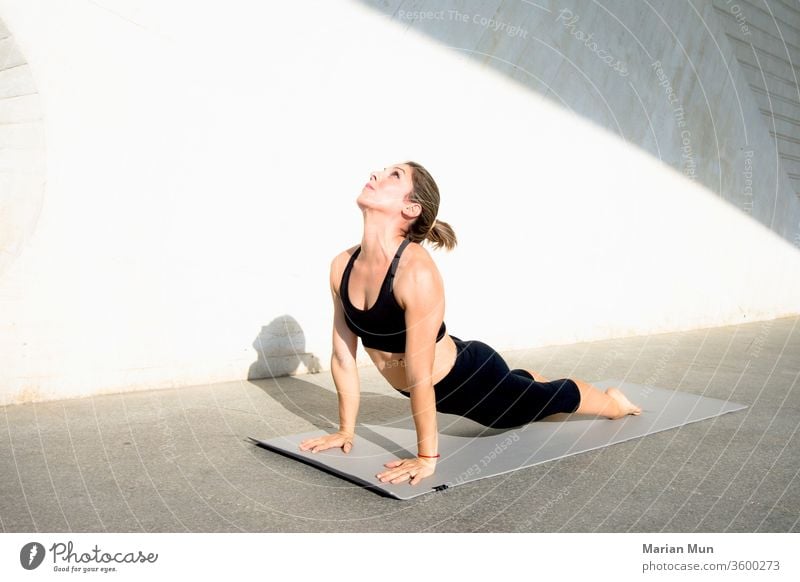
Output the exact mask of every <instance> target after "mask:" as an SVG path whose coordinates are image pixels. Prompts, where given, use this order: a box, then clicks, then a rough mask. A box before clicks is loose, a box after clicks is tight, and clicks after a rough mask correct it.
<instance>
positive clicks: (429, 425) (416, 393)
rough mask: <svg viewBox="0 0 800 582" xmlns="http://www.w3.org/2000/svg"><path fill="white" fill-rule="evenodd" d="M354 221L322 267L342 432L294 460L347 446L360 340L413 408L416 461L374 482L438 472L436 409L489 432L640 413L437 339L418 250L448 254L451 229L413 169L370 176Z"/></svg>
mask: <svg viewBox="0 0 800 582" xmlns="http://www.w3.org/2000/svg"><path fill="white" fill-rule="evenodd" d="M357 203H358V207H359V208H360V209H361V212H362V214H363V216H364V233H363V236H362V238H361V244H360V245H357V246H354V247H351V248H349V249H347V250H346V251H344V252H342V253H340V254H339V255H337V256H336V257H335V258H334V259H333V261H332V262H331V269H330V287H331V294H332V296H333V307H334V320H333V354H332V356H331V373H332V375H333V380H334V383H335V384H336V390H337V393H338V395H339V421H340V430H339V431H338V432H336V433H335V434H330V435H325V436H322V437H316V438H310V439H306V440H304V441H302V442H301V443H300V449H301V450H309V449H310V450H311V452H314V453H316V452H317V451H322V450H325V449H328V448H332V447H342V450H343V451H344V452H345V453H349V452H350V450H351V449H352V447H353V437H354V434H355V422H356V415H357V412H358V405H359V376H358V370H357V368H356V349H357V346H358V338H359V337H360V338H361V340H362V345H363V346H364V349H365V350H366V352H367V353H368V354H369V356H370V358H371V359H372V361H373V362H374V364H375V366H376V367H377V368H378V370H379V371H380V373H381V374H382V375H383V376H384V378H386V380H387V381H388V382H389V384H391V385H392V386H393V387H394V388H395V389H397V390H399V391H400V392H401V393H402V394H404V395H405V396H407V397H408V398H409V399H410V401H411V410H412V414H413V417H414V424H415V426H416V429H417V447H418V455H417V457H416V458H414V459H397V460H394V461H390V462H388V463H386V464H385V466H386V467H388V468H389V469H388V470H386V471H383V472H382V473H378V474H377V475H376V477H377V478H378V479H379V480H380V481H381V482H387V481H391V482H392V483H401V482H403V481H405V480H410V483H411V485H416V484H417V483H419V482H420V481H421V480H422V479H424V478H425V477H429V476H430V475H432V474H433V473H434V471H435V468H436V458H437V457H439V453H438V434H437V427H436V411H437V410H439V411H440V412H446V413H451V414H459V415H462V416H466V417H467V418H471V419H473V420H475V421H477V422H479V423H481V424H484V425H486V426H491V427H497V428H506V427H512V426H519V425H522V424H526V423H528V422H532V421H535V420H539V419H540V418H543V417H545V416H548V415H550V414H555V413H558V412H568V413H573V412H575V413H578V414H591V415H602V416H606V417H608V418H612V419H615V418H621V417H623V416H625V415H628V414H640V413H641V409H640V408H639V407H637V406H635V405H633V404H632V403H631V402H630V401H629V400H628V399H627V398H626V397H625V396H624V395H623V394H622V392H620V391H619V390H618V389H617V388H609V389H608V390H606V391H605V392H602V391H600V390H598V389H597V388H595V387H593V386H592V385H591V384H589V383H588V382H583V381H581V380H571V379H567V378H564V379H560V380H553V381H549V380H547V379H546V378H544V377H542V376H541V374H538V373H537V372H534V371H533V370H525V369H521V368H518V369H514V370H509V368H508V365H507V364H506V363H505V361H504V360H503V358H502V357H501V356H500V354H498V353H497V352H496V351H495V350H494V349H492V348H491V347H490V346H489V345H487V344H485V343H483V342H481V341H477V340H471V341H464V340H461V339H460V338H458V337H455V336H453V335H449V334H447V333H445V331H446V326H445V323H444V306H445V300H444V286H443V283H442V278H441V276H440V274H439V271H438V269H437V268H436V264H435V263H434V262H433V259H432V258H431V257H430V255H429V254H428V251H427V250H426V249H424V248H423V247H422V246H420V244H419V243H421V242H422V241H424V240H426V239H427V240H429V241H431V242H432V243H433V245H434V247H435V248H439V247H445V248H446V249H448V250H450V249H453V248H454V247H455V245H456V242H457V241H456V237H455V233H454V232H453V229H452V228H451V227H450V225H448V224H447V223H445V222H440V221H438V220H436V215H437V213H438V210H439V190H438V187H437V186H436V183H435V182H434V180H433V178H432V177H431V175H430V174H429V173H428V172H427V171H426V170H425V168H423V167H422V166H420V165H419V164H417V163H415V162H411V161H408V162H405V163H402V164H397V165H395V166H391V167H390V168H384V169H383V171H381V172H373V173H372V174H370V178H369V181H368V182H367V184H365V185H364V188H363V189H362V191H361V194H360V196H359V197H358V199H357Z"/></svg>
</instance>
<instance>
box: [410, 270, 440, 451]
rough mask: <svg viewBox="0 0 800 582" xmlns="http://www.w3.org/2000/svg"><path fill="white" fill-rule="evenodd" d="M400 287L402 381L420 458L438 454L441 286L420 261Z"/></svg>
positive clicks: (434, 274)
mask: <svg viewBox="0 0 800 582" xmlns="http://www.w3.org/2000/svg"><path fill="white" fill-rule="evenodd" d="M410 272H411V273H412V275H411V277H409V280H407V281H406V283H405V284H404V285H403V290H405V291H406V292H405V293H402V301H403V303H404V305H405V322H406V352H405V359H406V380H407V382H408V385H409V388H410V390H411V411H412V414H413V415H414V424H415V426H416V429H417V447H418V454H420V455H436V454H437V453H438V452H439V435H438V429H437V426H436V396H435V393H434V390H433V362H434V355H435V352H436V333H437V332H438V330H439V326H440V325H441V323H442V319H443V318H444V285H443V283H442V279H441V276H440V275H439V271H438V270H437V269H436V265H435V264H434V263H433V261H431V260H430V259H427V260H423V259H422V258H421V257H420V259H419V263H418V264H417V265H415V268H413V269H410Z"/></svg>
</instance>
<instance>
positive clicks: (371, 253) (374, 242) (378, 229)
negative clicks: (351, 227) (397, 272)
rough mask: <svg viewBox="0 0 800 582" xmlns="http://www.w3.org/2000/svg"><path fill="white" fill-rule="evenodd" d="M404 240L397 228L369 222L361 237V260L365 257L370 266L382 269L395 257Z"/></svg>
mask: <svg viewBox="0 0 800 582" xmlns="http://www.w3.org/2000/svg"><path fill="white" fill-rule="evenodd" d="M402 238H403V234H402V233H400V232H396V231H395V227H389V226H387V225H377V224H371V223H369V222H367V223H365V225H364V234H363V235H362V237H361V252H360V253H359V258H362V257H363V259H364V262H365V263H366V264H368V265H375V266H379V267H382V266H383V265H385V264H386V263H387V262H389V261H391V259H392V258H393V257H394V254H395V252H397V247H398V245H399V244H400V243H401V242H402Z"/></svg>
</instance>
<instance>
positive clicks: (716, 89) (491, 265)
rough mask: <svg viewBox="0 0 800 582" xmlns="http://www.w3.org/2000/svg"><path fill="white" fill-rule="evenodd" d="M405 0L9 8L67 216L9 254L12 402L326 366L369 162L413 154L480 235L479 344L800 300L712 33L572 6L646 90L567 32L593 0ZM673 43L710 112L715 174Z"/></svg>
mask: <svg viewBox="0 0 800 582" xmlns="http://www.w3.org/2000/svg"><path fill="white" fill-rule="evenodd" d="M376 4H379V5H380V6H383V5H384V4H387V7H386V8H382V9H380V10H376V9H373V8H372V7H371V6H370V5H368V4H365V3H361V2H357V1H345V2H336V3H334V2H322V1H312V2H292V3H289V2H286V3H281V2H268V3H254V2H245V1H231V0H226V2H205V3H197V4H195V3H193V2H188V1H179V0H164V1H161V2H152V3H148V4H142V3H140V2H134V1H133V0H115V1H111V0H96V1H93V2H61V1H57V0H0V18H1V19H2V20H3V21H4V22H5V24H6V26H7V27H8V29H9V30H10V31H11V33H12V34H13V38H14V42H16V44H17V45H18V46H19V48H20V51H21V53H22V54H23V55H24V56H25V59H26V60H27V62H28V63H29V65H30V71H31V73H32V76H33V79H34V82H35V85H36V88H37V90H38V92H39V96H40V100H41V108H42V112H43V118H44V133H45V139H46V188H45V189H44V198H43V200H44V202H43V206H42V211H41V215H40V216H39V219H38V222H37V223H36V226H35V231H34V232H32V233H30V234H29V235H28V236H27V238H26V240H25V243H24V245H23V247H22V248H23V250H22V251H20V252H19V253H18V255H17V256H15V258H14V260H13V261H11V262H10V264H8V265H6V266H4V267H3V270H2V271H0V346H2V353H1V354H0V358H2V360H1V361H0V404H3V403H11V402H21V401H34V400H47V399H52V398H61V397H66V396H77V395H88V394H99V393H103V392H111V391H122V390H137V389H148V388H158V387H172V386H182V385H190V384H199V383H206V382H214V381H220V380H232V379H240V378H247V377H248V376H249V377H260V376H263V375H279V374H286V373H302V372H305V371H308V370H311V371H320V370H322V371H325V370H327V368H328V362H329V357H330V334H331V316H332V306H331V300H330V295H329V291H328V266H329V263H330V260H331V258H332V257H333V256H334V255H335V254H336V253H338V252H339V251H341V250H343V249H344V248H346V247H347V246H350V245H352V244H355V243H357V242H358V241H359V240H360V236H361V225H362V222H361V215H360V213H359V211H358V208H357V206H356V204H355V199H356V197H357V195H358V193H359V191H360V188H361V186H362V185H363V183H364V182H365V181H366V179H367V175H368V172H369V171H370V170H373V169H375V168H381V167H384V166H386V165H389V164H390V163H393V162H397V161H403V160H406V159H413V160H416V161H419V162H421V163H422V164H424V165H426V166H427V167H428V168H429V169H430V170H431V172H432V173H433V175H434V176H435V177H436V178H437V181H438V183H439V186H440V189H441V192H442V197H443V198H442V205H441V208H440V215H439V217H440V218H441V219H442V220H445V221H447V222H450V223H451V224H452V225H453V226H454V228H455V230H456V233H457V235H458V237H459V239H460V245H459V246H458V247H457V249H456V250H455V251H454V252H452V253H445V252H444V251H431V252H432V253H433V255H434V257H435V258H436V260H437V263H438V264H439V266H440V269H441V271H442V274H443V276H444V278H445V285H446V301H447V308H446V314H445V321H446V322H447V325H448V331H450V332H451V333H453V334H454V335H457V336H459V337H462V338H465V339H470V338H480V339H482V340H484V341H487V342H489V343H491V344H492V345H494V346H495V347H497V348H498V349H501V350H502V349H508V348H516V347H528V346H536V345H543V344H549V343H561V342H574V341H581V340H591V339H603V338H609V337H616V336H626V335H632V334H649V333H658V332H666V331H670V330H679V329H690V328H695V327H706V326H715V325H725V324H732V323H740V322H743V321H751V320H759V319H768V318H773V317H778V316H782V315H789V314H796V313H798V312H799V311H800V254H799V253H798V249H797V248H796V247H795V246H793V245H792V244H790V242H789V241H791V240H793V239H794V237H796V235H797V232H798V226H797V224H798V221H800V208H799V205H798V204H797V199H796V197H794V198H791V197H790V196H789V194H792V195H793V193H792V192H790V191H789V190H788V189H787V186H786V185H785V184H784V183H783V182H782V180H783V177H784V175H783V174H782V170H781V169H780V167H777V169H776V165H775V163H774V159H773V158H771V157H770V156H774V152H772V150H771V149H770V143H769V141H770V136H769V133H768V130H767V128H766V127H765V126H764V124H763V121H761V119H760V117H759V114H758V111H757V107H756V105H755V102H754V100H753V97H752V95H750V94H749V93H748V92H747V91H748V89H747V85H746V83H745V82H744V80H743V78H742V77H741V73H740V71H739V70H738V69H737V68H736V67H737V66H738V65H737V64H736V62H735V61H734V60H732V59H731V62H729V63H728V65H729V66H730V69H729V70H725V69H722V68H720V67H719V66H718V64H719V62H718V61H719V59H716V60H715V59H714V57H713V55H712V54H711V53H712V52H713V50H716V49H714V45H715V44H718V45H719V46H720V47H721V50H722V53H720V54H724V50H725V46H727V45H725V43H726V39H725V37H724V34H722V33H718V35H717V36H716V37H715V36H714V34H715V33H713V31H712V33H711V34H710V33H709V31H708V28H707V27H708V26H713V25H708V24H707V23H706V24H704V21H702V20H701V19H700V18H699V16H698V15H693V14H690V13H689V12H688V11H687V10H685V9H683V8H681V9H680V10H678V9H677V8H672V7H671V6H672V5H671V4H670V3H668V2H662V3H660V4H659V3H655V4H654V6H657V7H659V8H660V9H661V10H662V11H663V12H664V14H663V15H662V18H663V19H665V20H666V22H667V23H668V24H669V25H670V28H671V29H672V30H675V31H678V32H679V34H680V35H681V36H680V38H682V39H683V40H682V43H683V44H682V45H681V47H682V48H680V50H679V48H678V47H679V44H678V43H677V41H676V40H675V39H672V38H669V37H668V36H665V35H663V34H661V33H662V32H663V31H664V30H665V26H666V25H665V22H664V20H661V19H659V17H658V16H656V15H655V14H652V13H650V14H647V13H641V14H640V13H634V12H632V11H637V10H638V11H641V10H642V8H641V6H636V7H634V6H633V5H631V6H630V7H629V6H628V4H627V3H623V2H617V3H616V5H615V7H614V9H615V10H616V12H615V13H614V16H615V17H616V18H617V19H619V20H621V21H625V20H626V19H627V25H628V26H629V28H630V27H638V28H631V34H632V36H630V37H628V38H627V39H625V38H624V37H623V39H622V40H620V37H619V35H618V34H617V33H618V30H617V28H614V27H619V26H620V25H619V23H618V22H617V20H615V19H614V18H611V17H610V16H609V14H608V13H606V12H603V11H601V10H600V9H599V8H597V7H596V6H595V5H593V4H592V5H591V6H590V5H588V4H583V3H580V4H578V5H577V6H579V7H577V8H576V7H575V6H573V10H574V12H575V13H578V14H580V16H581V20H580V23H579V24H578V25H577V28H583V30H585V31H589V30H591V31H592V32H594V35H595V38H597V40H598V42H599V43H601V44H602V45H605V46H607V47H608V51H610V52H611V53H614V54H615V55H616V54H619V57H618V58H620V59H623V60H625V61H626V65H627V68H628V70H629V71H630V73H629V75H628V76H627V77H620V76H619V75H618V74H617V73H615V72H614V71H612V70H611V69H610V67H608V66H607V65H606V64H605V63H604V62H602V61H601V60H600V59H599V58H598V56H597V54H596V53H595V52H594V51H592V50H590V49H589V48H587V47H586V46H585V44H584V43H583V42H580V41H578V40H576V38H575V36H574V35H572V34H570V33H569V29H567V28H565V27H564V25H563V24H561V23H558V22H556V21H555V18H556V16H557V15H558V10H559V9H560V7H563V6H568V5H569V4H565V3H560V4H556V3H552V2H541V3H537V6H538V7H537V6H532V5H530V4H525V3H520V2H515V1H509V2H495V3H491V2H484V3H469V2H451V3H439V4H441V6H442V7H445V8H447V7H450V6H456V7H457V9H458V10H459V11H460V12H461V13H462V14H468V15H475V14H479V15H480V14H483V15H487V16H491V14H492V12H491V11H490V9H491V6H494V5H496V6H497V7H498V10H499V12H497V13H496V17H497V18H498V19H499V20H502V19H507V20H509V21H512V22H519V23H521V24H520V26H521V27H522V26H524V27H526V30H527V38H520V37H517V38H511V37H510V36H509V35H508V34H507V33H504V32H503V31H502V30H498V31H496V32H494V33H493V32H492V31H491V30H490V29H489V28H487V26H484V25H481V24H480V22H478V23H477V24H476V23H470V24H468V25H466V26H463V25H462V23H458V22H455V21H447V22H445V21H440V22H439V23H438V24H437V23H435V22H432V21H427V22H422V21H419V20H417V21H414V20H413V18H412V19H409V18H405V19H403V18H400V17H399V15H398V14H395V15H394V16H393V17H389V16H387V15H386V14H385V13H383V12H382V10H388V11H390V12H389V14H392V12H391V11H392V10H394V9H398V8H400V7H399V6H398V4H399V3H398V2H394V3H393V4H392V5H388V4H390V3H376ZM414 4H419V3H414ZM430 4H431V5H437V7H438V4H437V3H430ZM694 4H695V5H696V6H699V7H700V9H702V14H703V15H704V16H705V18H706V19H708V21H711V19H713V18H714V15H713V13H712V12H713V11H712V9H711V4H710V2H695V3H694ZM542 7H543V8H542ZM514 19H517V20H514ZM615 22H617V24H614V23H615ZM426 27H433V31H434V33H433V34H431V33H430V31H428V32H426ZM437 27H438V28H437ZM437 34H438V35H439V36H441V37H443V38H437ZM448 39H449V40H448ZM517 41H519V42H517ZM515 42H516V44H515ZM465 47H469V48H465ZM486 47H494V48H493V49H492V50H493V51H494V52H487V48H486ZM548 47H549V48H548ZM643 47H646V48H647V52H648V53H649V54H647V55H645V54H644V53H643V52H642V51H643ZM683 50H685V51H686V53H685V54H684V53H683V52H682V51H683ZM476 51H477V52H476ZM482 55H493V56H492V57H491V58H489V57H485V56H482ZM558 55H561V56H558ZM512 59H516V60H512ZM654 59H660V60H661V61H662V62H663V63H664V64H665V65H664V66H665V71H666V73H667V75H668V77H669V78H670V79H671V83H672V85H673V86H674V87H675V88H676V91H677V93H678V94H679V95H680V96H681V99H682V100H683V105H684V108H686V109H687V110H690V113H689V120H690V124H691V125H690V129H691V136H692V140H693V141H692V142H691V143H692V146H693V150H692V153H693V154H694V158H693V163H694V164H695V165H696V175H694V176H691V175H689V174H690V173H691V172H687V166H686V164H685V163H684V161H682V159H681V140H680V129H677V128H676V121H675V118H674V115H673V114H672V112H671V110H670V104H669V103H668V102H667V101H666V98H665V95H664V89H663V87H661V86H659V85H658V80H657V79H655V76H654V72H653V69H652V68H651V67H650V63H651V62H652V60H654ZM490 61H491V64H486V63H487V62H490ZM509 62H516V63H518V65H519V67H521V68H519V69H513V68H512V67H511V65H509V64H507V63H509ZM720 62H721V61H720ZM498 63H500V64H499V65H498ZM570 63H573V64H574V65H575V67H572V66H571V64H570ZM504 67H505V69H504ZM692 68H695V69H697V68H699V71H698V73H697V75H695V77H692V75H693V74H694V73H691V71H690V69H692ZM509 71H512V72H514V74H513V76H512V75H510V74H508V73H509ZM584 74H585V76H584ZM523 77H524V78H525V79H526V80H523V81H520V79H521V78H523ZM692 78H694V81H692ZM591 79H596V80H600V81H602V83H601V84H598V83H597V82H595V81H591V83H590V82H589V80H591ZM698 79H700V80H702V83H700V82H699V81H698ZM1 81H2V78H1V77H0V82H1ZM536 83H539V84H542V86H544V87H545V89H544V90H541V87H539V88H538V89H540V90H537V87H535V84H536ZM737 83H738V84H739V85H741V86H739V87H738V94H736V92H734V91H732V89H731V87H735V86H736V84H737ZM701 84H702V86H703V90H701V89H700V85H701ZM587 86H588V87H589V88H590V90H587ZM592 87H594V88H592ZM720 87H723V90H720ZM732 103H736V108H737V109H735V110H734V111H732V110H731V108H730V106H731V104H732ZM602 119H605V120H611V124H612V126H613V125H614V124H616V128H617V129H613V127H612V129H611V130H609V128H608V127H606V126H604V123H603V122H602ZM745 135H746V139H745V138H744V136H745ZM745 149H750V150H752V151H753V152H754V154H753V158H752V160H753V165H754V169H753V172H754V175H755V176H756V183H757V187H756V188H755V190H756V192H755V194H754V197H755V204H754V211H752V212H751V211H745V210H743V206H742V205H741V204H738V206H737V200H738V199H739V198H741V196H740V195H741V193H742V192H743V187H744V179H745V178H744V172H745V162H744V156H743V154H742V151H743V150H745ZM654 151H655V152H657V154H655V155H654V153H653V152H654ZM771 160H772V162H773V163H771ZM709 184H717V186H718V188H716V189H715V188H714V187H710V186H709ZM0 195H2V194H0ZM32 195H33V194H32ZM737 197H738V198H737ZM770 216H771V221H772V222H770V221H769V219H770ZM765 217H766V218H765ZM792 221H794V222H792ZM765 224H768V225H771V226H772V230H770V229H769V228H767V227H766V226H765ZM4 228H6V226H5V225H4ZM776 233H780V236H779V235H778V234H776ZM0 240H3V239H2V238H0ZM3 244H6V243H3ZM17 244H18V243H17ZM487 298H490V299H487ZM361 358H362V361H363V362H364V363H366V362H367V361H368V360H367V358H366V355H365V354H364V353H363V352H361Z"/></svg>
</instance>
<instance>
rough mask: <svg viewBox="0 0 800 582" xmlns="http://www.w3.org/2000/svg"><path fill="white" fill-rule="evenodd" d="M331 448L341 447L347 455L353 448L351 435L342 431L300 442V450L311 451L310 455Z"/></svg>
mask: <svg viewBox="0 0 800 582" xmlns="http://www.w3.org/2000/svg"><path fill="white" fill-rule="evenodd" d="M333 447H342V450H343V451H344V452H345V453H349V452H350V449H352V448H353V434H352V433H348V432H343V431H338V432H335V433H333V434H326V435H325V436H321V437H313V438H310V439H306V440H304V441H301V442H300V450H301V451H307V450H309V449H311V452H312V453H316V452H317V451H324V450H325V449H330V448H333Z"/></svg>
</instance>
